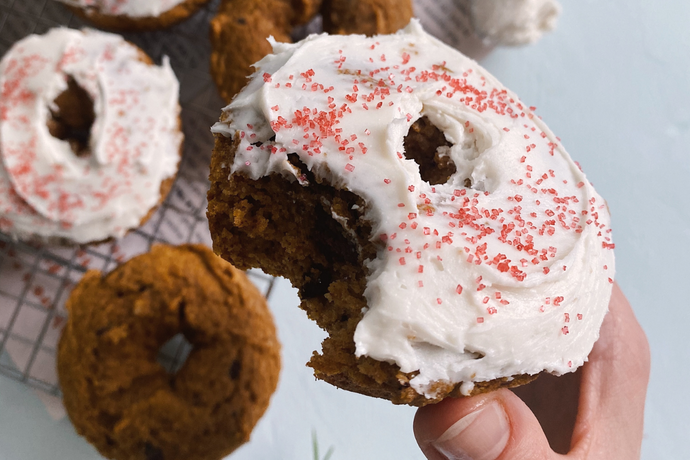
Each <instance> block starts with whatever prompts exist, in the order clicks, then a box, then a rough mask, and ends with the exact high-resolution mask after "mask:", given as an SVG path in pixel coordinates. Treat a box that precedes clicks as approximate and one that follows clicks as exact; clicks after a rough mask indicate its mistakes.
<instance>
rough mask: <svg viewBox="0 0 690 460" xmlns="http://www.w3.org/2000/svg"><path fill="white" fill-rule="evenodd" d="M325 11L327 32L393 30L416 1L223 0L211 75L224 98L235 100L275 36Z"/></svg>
mask: <svg viewBox="0 0 690 460" xmlns="http://www.w3.org/2000/svg"><path fill="white" fill-rule="evenodd" d="M319 12H321V14H322V16H323V27H324V30H325V31H326V32H330V33H337V34H352V33H359V34H367V35H375V34H389V33H393V32H395V31H396V30H398V29H400V28H402V27H404V26H405V25H406V24H407V23H408V22H409V21H410V18H411V17H412V0H355V1H353V0H324V1H323V2H322V1H321V0H223V2H222V3H221V5H220V9H219V11H218V14H217V15H216V17H215V18H213V20H212V21H211V43H212V45H213V51H212V53H211V74H212V76H213V78H214V80H215V82H216V86H217V87H218V90H219V92H220V94H221V96H222V97H223V99H225V100H226V101H228V102H230V100H231V99H232V98H233V96H234V95H235V94H237V92H238V91H239V90H240V89H242V87H243V86H244V85H246V84H247V76H248V75H250V74H251V73H252V70H251V67H252V65H253V64H254V63H255V62H257V61H258V60H259V59H261V58H262V57H264V56H265V55H266V54H268V53H270V52H271V45H270V44H269V43H268V41H267V40H266V39H267V38H268V37H269V36H273V37H274V38H275V39H276V40H277V41H279V42H289V41H290V32H291V31H292V29H293V27H294V26H297V25H300V24H306V23H307V22H309V21H310V20H311V19H312V18H313V17H314V16H315V15H316V14H317V13H319Z"/></svg>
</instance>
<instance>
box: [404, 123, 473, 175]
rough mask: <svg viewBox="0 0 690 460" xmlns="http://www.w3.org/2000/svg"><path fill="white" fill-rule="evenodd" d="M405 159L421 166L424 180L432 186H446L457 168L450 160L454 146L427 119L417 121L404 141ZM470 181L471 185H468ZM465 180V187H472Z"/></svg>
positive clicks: (420, 169)
mask: <svg viewBox="0 0 690 460" xmlns="http://www.w3.org/2000/svg"><path fill="white" fill-rule="evenodd" d="M404 146H405V157H406V158H408V159H410V160H414V162H415V163H417V164H418V165H419V173H420V175H421V176H422V180H424V181H426V182H428V183H429V184H431V185H438V184H445V183H446V182H448V180H449V179H450V177H451V176H452V175H453V174H455V172H456V171H457V168H456V167H455V163H453V160H452V159H451V158H450V148H451V147H452V146H453V144H451V143H450V142H448V140H447V139H446V137H445V136H444V134H443V132H442V131H441V130H440V129H438V128H437V127H436V126H435V125H434V124H433V123H432V122H431V120H429V118H427V117H422V118H420V119H419V120H417V121H415V122H414V123H413V124H412V126H411V127H410V130H409V132H408V133H407V136H405V140H404ZM468 181H469V185H468ZM471 185H472V183H471V180H470V179H466V180H465V186H466V187H469V186H471Z"/></svg>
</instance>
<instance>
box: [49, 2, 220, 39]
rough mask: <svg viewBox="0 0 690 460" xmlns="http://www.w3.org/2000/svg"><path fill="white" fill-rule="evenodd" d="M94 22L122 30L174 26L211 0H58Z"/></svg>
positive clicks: (111, 28)
mask: <svg viewBox="0 0 690 460" xmlns="http://www.w3.org/2000/svg"><path fill="white" fill-rule="evenodd" d="M58 1H59V2H62V3H64V4H65V5H66V6H67V8H69V9H70V10H71V11H72V12H73V13H74V14H76V15H77V16H79V17H80V18H82V19H86V20H87V21H90V22H91V23H93V24H94V25H95V26H97V27H100V28H103V29H108V30H113V31H120V32H141V31H146V30H158V29H165V28H168V27H172V26H174V25H175V24H177V23H179V22H182V21H184V20H185V19H187V18H188V17H190V16H191V15H193V14H194V13H196V12H197V11H198V10H199V9H201V7H202V6H204V5H205V4H207V3H208V2H209V0H145V1H142V0H96V1H94V0H58Z"/></svg>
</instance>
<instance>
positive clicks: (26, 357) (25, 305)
mask: <svg viewBox="0 0 690 460" xmlns="http://www.w3.org/2000/svg"><path fill="white" fill-rule="evenodd" d="M217 5H218V1H217V0H215V1H211V2H210V3H209V4H208V5H207V6H206V8H204V9H203V10H202V11H200V12H199V13H197V14H196V15H194V17H192V18H190V19H189V20H188V21H185V22H184V23H182V24H180V25H178V26H176V27H174V28H172V29H170V30H167V31H160V32H148V33H139V34H125V38H126V39H127V40H129V41H131V42H133V43H135V44H136V45H138V46H139V47H141V48H142V49H143V50H145V51H146V52H147V53H148V54H149V55H150V56H151V57H152V58H153V59H154V61H156V62H160V61H161V59H162V56H164V55H167V56H169V57H170V61H171V65H172V67H173V69H174V70H175V73H176V75H177V77H178V79H179V80H180V104H181V105H182V114H181V117H182V125H183V130H184V133H185V146H184V153H183V158H182V162H181V164H180V172H179V174H178V177H177V179H176V181H175V184H174V186H173V188H172V191H171V193H170V194H169V196H168V198H167V199H166V200H165V202H164V203H163V204H162V205H161V206H160V208H159V209H158V211H157V212H156V214H155V215H154V216H153V217H152V218H151V219H150V220H149V221H148V222H147V223H146V224H145V225H144V226H143V227H141V228H139V229H136V230H133V231H131V232H130V233H128V234H127V235H126V236H125V237H124V238H122V239H121V240H119V241H116V242H111V243H106V244H100V245H93V246H83V247H77V248H55V247H41V246H35V245H29V244H25V243H21V242H16V241H13V240H12V239H11V238H9V237H8V236H7V235H4V234H2V233H0V374H1V375H5V376H8V377H10V378H14V379H16V380H19V381H21V382H23V383H25V384H27V385H29V386H31V387H33V388H37V389H40V390H43V391H45V392H47V393H49V394H53V395H59V394H60V389H59V384H58V379H57V373H56V370H55V358H56V348H57V342H58V339H59V337H60V333H61V331H62V328H63V326H64V324H65V320H66V311H65V301H66V300H67V298H68V297H69V294H70V292H71V290H72V288H73V287H74V286H75V284H76V283H77V282H78V281H79V279H80V278H81V277H82V275H83V274H84V273H85V272H86V271H87V270H89V269H98V270H101V271H104V272H108V271H111V270H112V269H113V268H115V267H116V266H117V265H118V264H120V263H122V262H124V261H126V260H128V259H130V258H132V257H134V256H136V255H138V254H142V253H144V252H147V251H149V250H150V248H151V246H152V245H153V244H156V243H167V244H183V243H188V242H192V243H203V244H206V245H210V243H211V237H210V235H209V232H208V223H207V221H206V216H205V213H206V191H207V190H208V167H209V162H210V153H211V150H212V148H213V137H212V136H211V134H210V131H209V128H210V126H211V125H212V124H213V123H214V122H215V121H216V120H217V119H218V115H219V114H220V109H221V108H222V107H223V106H224V103H223V101H222V100H221V99H220V97H219V96H218V94H217V91H216V89H215V86H214V84H213V82H212V79H211V76H210V74H209V70H208V62H209V56H210V52H211V46H210V43H209V40H208V32H209V31H208V28H209V21H210V19H211V18H212V17H213V15H214V14H215V11H216V8H217ZM85 25H86V24H84V23H83V22H81V21H80V20H79V19H78V18H76V17H73V16H72V14H71V13H70V12H69V11H68V10H67V9H65V8H64V7H63V6H62V5H60V4H59V3H57V2H55V1H53V0H0V56H2V55H4V54H5V52H6V51H7V50H8V49H9V48H10V47H11V46H12V44H13V43H15V42H16V41H18V40H20V39H22V38H24V37H25V36H27V35H29V34H32V33H36V34H42V33H45V32H46V31H47V30H49V29H50V28H53V27H58V26H68V27H73V28H81V27H83V26H85ZM249 277H250V279H252V281H253V282H254V283H255V284H256V285H257V286H258V287H259V289H260V290H261V291H262V292H263V293H264V295H266V296H267V297H268V295H269V294H270V291H271V288H272V286H273V282H274V279H273V278H272V277H269V276H267V275H264V274H263V273H261V272H258V271H250V272H249ZM188 351H189V348H188V346H187V345H186V343H185V341H184V340H183V339H182V338H181V337H179V336H178V337H176V338H174V339H173V340H172V341H170V342H169V343H168V344H166V345H165V346H164V347H163V349H162V352H161V354H160V355H159V360H160V361H161V363H162V364H163V365H164V366H166V368H167V369H168V370H170V371H174V370H176V369H177V367H178V366H179V365H180V363H181V362H183V361H184V358H185V356H186V353H187V352H188Z"/></svg>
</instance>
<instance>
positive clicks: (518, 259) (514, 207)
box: [213, 21, 614, 397]
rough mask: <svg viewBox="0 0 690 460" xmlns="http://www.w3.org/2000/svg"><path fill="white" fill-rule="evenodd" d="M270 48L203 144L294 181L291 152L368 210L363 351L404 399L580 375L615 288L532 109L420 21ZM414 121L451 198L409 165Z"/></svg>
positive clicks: (591, 199)
mask: <svg viewBox="0 0 690 460" xmlns="http://www.w3.org/2000/svg"><path fill="white" fill-rule="evenodd" d="M273 45H274V53H275V54H273V55H269V56H267V57H266V58H264V59H263V60H262V61H260V62H259V63H258V64H257V68H258V72H257V73H256V75H255V76H254V78H253V79H252V80H251V82H250V83H249V85H248V86H247V87H246V88H245V89H244V90H243V91H242V92H241V93H240V94H239V95H238V96H237V97H236V98H235V100H234V101H233V102H232V103H231V104H230V105H229V106H228V107H226V108H225V109H224V115H223V117H222V120H224V121H221V122H219V123H218V124H216V125H215V126H214V127H213V132H214V133H222V134H224V135H226V136H235V135H237V136H239V137H240V138H241V142H240V144H239V148H238V150H237V154H236V157H235V161H234V164H233V165H232V167H231V172H232V173H239V174H245V175H248V176H250V177H252V178H254V179H258V178H260V177H262V176H266V175H269V174H274V173H275V174H281V175H283V176H285V177H291V178H292V180H300V178H298V177H297V174H298V173H297V172H296V171H295V169H294V168H293V167H292V166H291V165H290V164H289V163H288V162H287V154H288V153H296V154H297V155H299V158H300V159H301V160H302V161H303V162H304V163H305V164H307V165H308V167H309V168H310V169H311V170H312V171H314V172H315V173H316V174H317V176H321V177H325V178H326V179H328V180H329V181H330V182H331V183H332V184H334V185H335V186H336V187H342V188H347V189H348V190H350V191H352V192H354V193H356V194H357V195H359V196H361V197H363V198H364V200H365V201H366V203H367V208H366V214H365V218H366V219H368V220H370V221H371V222H372V224H373V238H374V239H375V240H377V241H378V240H383V241H385V243H386V246H385V247H384V248H383V249H382V250H380V251H379V252H378V254H377V257H376V259H375V260H371V261H370V262H369V264H368V268H369V270H370V275H369V277H368V284H367V288H366V291H365V296H366V299H367V303H368V307H369V308H368V310H367V311H366V312H365V314H364V317H363V319H362V320H361V321H360V322H359V324H358V326H357V329H356V332H355V336H354V340H355V342H356V350H357V351H356V353H357V355H358V356H364V355H366V356H370V357H372V358H375V359H377V360H380V361H386V362H391V363H396V364H397V365H398V366H400V369H401V370H402V371H403V372H415V371H417V372H418V375H417V376H416V377H414V378H413V379H412V380H411V385H412V387H413V388H414V389H415V390H417V391H418V392H419V393H420V394H425V395H427V396H428V397H432V396H433V394H434V393H433V389H432V386H433V383H434V382H437V381H438V382H452V383H457V382H466V383H465V384H464V385H463V386H462V390H463V391H464V392H465V393H469V392H470V391H471V389H472V383H471V382H479V381H488V380H492V379H495V378H498V377H509V376H513V375H517V374H536V373H539V372H541V371H543V370H546V371H548V372H552V373H555V374H562V373H566V372H570V371H573V370H575V369H576V368H577V367H578V366H580V365H581V364H582V363H583V362H584V361H585V360H586V357H587V355H588V354H589V352H590V351H591V349H592V346H593V344H594V342H595V341H596V339H597V337H598V333H599V327H600V325H601V322H602V320H603V318H604V315H605V313H606V311H607V305H608V300H609V297H610V293H611V288H612V282H613V281H612V279H613V276H614V257H613V251H612V250H611V249H612V248H613V244H612V243H611V240H610V237H611V235H610V231H611V230H610V228H609V213H608V211H607V208H606V203H605V202H604V200H603V199H602V198H601V197H600V196H599V195H598V194H597V193H596V191H595V190H594V188H593V187H592V186H591V185H590V183H589V182H588V181H587V179H586V177H585V175H584V174H583V173H582V172H581V171H580V169H579V168H578V166H577V165H576V164H575V163H574V162H573V161H572V160H571V158H570V157H569V156H568V154H567V153H566V151H565V150H564V149H563V147H562V146H561V145H560V141H559V140H558V138H556V137H555V136H554V134H553V133H552V132H551V131H550V130H549V129H548V128H547V127H546V125H545V124H544V123H543V122H542V121H541V120H540V119H539V118H538V117H537V116H535V115H534V114H533V109H530V108H528V107H526V106H524V105H523V104H522V102H521V101H520V100H519V99H518V97H517V96H516V95H515V94H513V93H512V92H510V91H508V90H507V89H505V88H504V87H503V86H502V85H501V84H500V83H499V82H498V81H497V80H496V79H495V78H494V77H493V76H492V75H490V74H489V73H488V72H487V71H486V70H484V69H482V68H481V67H480V66H479V65H478V64H477V63H476V62H474V61H472V60H470V59H469V58H467V57H465V56H463V55H462V54H460V53H458V52H457V51H455V50H453V49H452V48H449V47H448V46H446V45H444V44H443V43H441V42H440V41H438V40H436V39H434V38H433V37H431V36H430V35H428V34H426V33H425V32H424V31H423V30H422V29H421V27H420V26H419V24H418V23H417V22H416V21H413V22H412V23H411V24H410V25H409V26H408V27H407V28H406V29H405V30H402V31H400V32H398V33H397V34H395V35H389V36H377V37H374V38H366V37H363V36H349V37H342V36H327V35H320V36H316V35H314V36H310V37H308V38H307V39H305V40H304V41H302V42H300V43H296V44H294V45H290V44H282V43H274V44H273ZM355 98H356V101H355ZM365 105H366V108H365ZM421 116H427V117H428V118H429V119H430V120H431V121H432V122H433V123H434V124H435V125H436V126H437V127H439V128H440V129H441V130H442V131H443V132H444V133H445V136H446V138H447V140H449V141H450V142H451V143H453V144H454V145H453V147H452V148H450V151H449V152H446V153H447V154H449V155H450V157H451V158H452V160H453V162H454V163H455V165H456V167H457V172H456V173H455V174H453V175H452V177H451V178H450V180H449V181H448V182H447V183H445V184H441V185H435V186H432V185H430V184H429V183H428V182H425V181H424V180H422V178H421V175H420V172H419V167H418V165H417V163H415V162H414V161H413V160H411V159H407V158H405V157H404V156H403V155H402V152H403V139H404V137H405V136H406V134H407V132H408V130H409V128H410V126H411V125H412V123H413V122H414V121H415V120H417V119H418V118H420V117H421ZM272 128H273V129H272ZM274 132H275V141H270V138H271V137H272V136H273V135H274ZM257 141H261V142H263V144H262V145H261V146H257V145H252V143H256V142H257ZM229 172H230V171H229ZM466 178H471V181H472V184H473V188H466V187H464V186H463V184H464V182H465V179H466ZM300 183H302V184H303V185H308V184H305V183H304V180H303V179H302V180H300ZM459 286H461V288H460V287H459Z"/></svg>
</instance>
